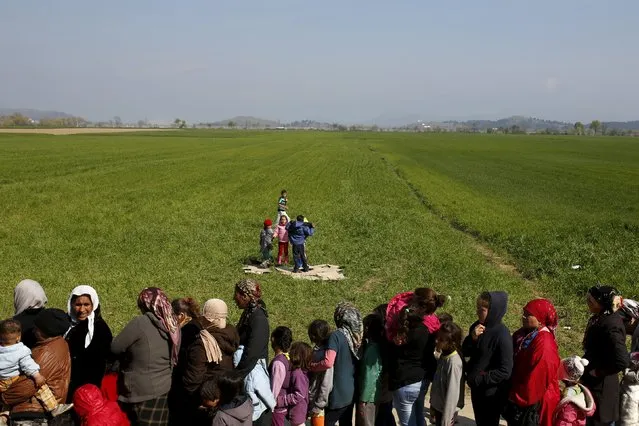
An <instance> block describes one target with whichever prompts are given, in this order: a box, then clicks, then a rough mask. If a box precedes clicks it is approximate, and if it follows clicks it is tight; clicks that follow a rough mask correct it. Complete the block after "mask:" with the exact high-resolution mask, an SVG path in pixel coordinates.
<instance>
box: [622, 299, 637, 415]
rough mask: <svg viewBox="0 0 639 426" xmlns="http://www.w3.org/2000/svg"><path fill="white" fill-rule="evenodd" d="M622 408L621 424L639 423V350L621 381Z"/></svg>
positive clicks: (633, 355) (631, 358)
mask: <svg viewBox="0 0 639 426" xmlns="http://www.w3.org/2000/svg"><path fill="white" fill-rule="evenodd" d="M625 302H626V301H625V300H624V303H625ZM620 408H621V412H620V416H621V417H620V419H619V424H620V426H630V425H637V424H639V352H633V353H631V354H630V368H629V369H626V372H625V374H624V376H623V380H622V381H621V407H620Z"/></svg>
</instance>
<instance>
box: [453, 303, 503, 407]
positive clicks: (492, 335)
mask: <svg viewBox="0 0 639 426" xmlns="http://www.w3.org/2000/svg"><path fill="white" fill-rule="evenodd" d="M507 310H508V294H506V293H505V292H503V291H494V292H490V307H489V308H488V317H487V318H486V322H485V323H484V326H485V327H486V330H485V331H484V333H483V334H482V335H481V336H479V339H477V341H476V342H474V341H473V338H472V337H471V335H470V333H472V330H473V329H474V328H475V327H476V326H477V325H478V324H479V321H476V322H475V323H473V325H471V326H470V329H469V335H468V336H467V337H466V339H464V344H463V345H462V353H463V354H464V357H466V358H467V359H468V358H470V359H469V360H468V363H467V380H468V386H469V387H470V389H471V391H473V393H475V394H476V395H477V396H479V395H485V396H494V395H495V394H497V393H498V392H500V393H504V397H505V396H506V395H507V392H508V379H510V374H511V373H512V369H513V342H512V338H511V337H510V332H509V331H508V328H507V327H506V326H505V325H504V324H503V323H502V322H501V321H502V319H503V318H504V315H505V314H506V311H507Z"/></svg>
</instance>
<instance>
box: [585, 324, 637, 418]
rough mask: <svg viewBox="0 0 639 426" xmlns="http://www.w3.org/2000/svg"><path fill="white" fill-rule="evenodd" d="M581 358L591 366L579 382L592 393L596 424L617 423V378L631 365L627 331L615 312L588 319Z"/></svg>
mask: <svg viewBox="0 0 639 426" xmlns="http://www.w3.org/2000/svg"><path fill="white" fill-rule="evenodd" d="M584 351H585V354H584V356H583V358H586V359H587V360H588V361H590V363H589V364H588V366H587V367H586V369H585V371H584V374H583V376H582V377H581V382H582V383H583V384H584V385H585V386H586V387H588V389H589V390H590V391H591V392H592V396H593V398H594V399H595V403H596V404H597V411H596V412H595V415H594V416H593V418H594V420H595V421H599V422H602V423H609V422H614V421H617V420H619V378H618V374H619V372H621V371H624V370H625V369H626V368H627V367H628V364H629V362H630V359H629V357H628V352H627V350H626V330H625V328H624V325H623V321H622V319H621V316H620V315H619V314H617V313H614V314H610V315H600V316H597V317H593V318H592V319H591V320H590V326H589V327H588V329H587V330H586V335H585V337H584Z"/></svg>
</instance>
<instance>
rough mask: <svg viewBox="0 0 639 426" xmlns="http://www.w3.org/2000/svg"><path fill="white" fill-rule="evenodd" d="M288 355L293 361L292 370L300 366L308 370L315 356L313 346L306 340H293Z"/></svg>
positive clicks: (303, 369)
mask: <svg viewBox="0 0 639 426" xmlns="http://www.w3.org/2000/svg"><path fill="white" fill-rule="evenodd" d="M288 356H289V359H290V361H291V370H297V369H298V368H300V369H301V370H302V371H308V370H309V367H310V366H311V360H312V357H313V348H311V347H310V346H309V344H308V343H305V342H293V344H292V345H291V350H290V351H289V352H288Z"/></svg>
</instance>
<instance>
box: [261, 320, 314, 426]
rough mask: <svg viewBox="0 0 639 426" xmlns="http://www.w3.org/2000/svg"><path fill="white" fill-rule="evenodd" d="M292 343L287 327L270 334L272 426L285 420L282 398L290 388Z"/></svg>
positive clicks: (290, 333)
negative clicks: (271, 351) (272, 400)
mask: <svg viewBox="0 0 639 426" xmlns="http://www.w3.org/2000/svg"><path fill="white" fill-rule="evenodd" d="M292 342H293V332H292V331H291V329H290V328H288V327H281V326H280V327H277V328H276V329H275V330H273V333H271V348H273V352H275V358H273V361H271V365H270V366H269V373H270V376H271V391H272V392H273V397H274V398H275V401H276V404H275V409H274V410H273V426H284V422H285V420H286V413H287V411H288V409H287V405H286V404H285V403H284V399H283V398H284V397H285V396H286V395H287V394H288V391H289V388H290V386H291V364H290V362H289V354H288V351H289V349H290V348H291V343H292ZM304 414H306V413H304Z"/></svg>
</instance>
